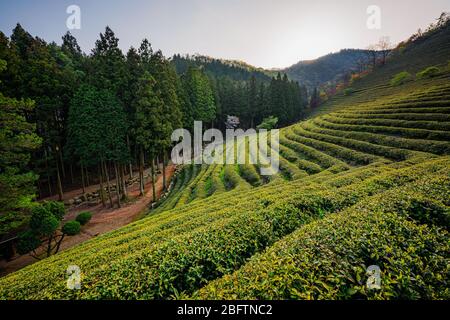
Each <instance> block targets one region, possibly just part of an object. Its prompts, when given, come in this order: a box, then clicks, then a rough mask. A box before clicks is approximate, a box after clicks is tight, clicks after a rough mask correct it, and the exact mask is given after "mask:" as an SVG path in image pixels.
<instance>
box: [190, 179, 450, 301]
mask: <svg viewBox="0 0 450 320" xmlns="http://www.w3.org/2000/svg"><path fill="white" fill-rule="evenodd" d="M437 180H439V178H437ZM442 182H443V181H436V180H434V181H432V186H430V185H429V180H421V181H419V182H418V183H417V184H416V183H410V184H408V185H407V186H406V187H401V188H395V189H393V190H390V191H387V192H385V193H382V194H380V195H378V196H375V197H373V198H369V199H367V200H365V201H362V202H361V203H359V204H357V205H356V206H355V207H352V208H350V209H347V210H344V211H342V212H341V213H338V214H333V215H331V216H329V217H327V218H325V219H323V220H319V221H316V222H313V223H310V224H308V225H306V226H303V227H301V228H299V229H298V230H297V231H295V232H294V233H293V234H291V235H289V236H287V237H286V238H284V239H282V240H280V241H278V242H277V243H276V244H275V245H273V246H272V247H270V248H269V249H268V250H267V251H266V252H264V253H263V254H260V255H256V256H254V257H253V258H252V259H251V260H250V262H248V263H247V264H246V265H245V266H243V267H242V268H241V269H239V270H238V271H236V272H235V273H233V274H230V275H226V276H224V277H223V278H221V279H218V280H216V281H213V282H211V283H209V284H208V285H207V286H205V287H204V288H202V289H201V290H200V291H199V292H197V293H196V294H194V296H193V297H194V298H201V299H448V298H450V290H449V282H448V281H449V279H448V273H449V272H450V266H449V264H448V261H449V259H450V242H449V241H448V239H449V234H448V232H447V231H445V230H444V229H441V228H438V227H435V226H434V225H433V217H429V216H428V217H427V214H428V213H430V212H431V213H434V212H435V209H434V208H432V209H430V206H429V203H430V202H431V201H434V202H435V203H436V204H435V206H440V207H441V208H443V210H447V214H448V207H445V205H443V204H442V203H441V202H440V201H439V200H437V199H433V200H431V199H430V197H429V194H428V193H424V191H428V189H431V190H433V191H434V194H438V193H439V192H441V193H443V194H444V196H446V199H447V201H448V199H449V198H450V190H449V187H450V183H449V182H450V181H449V179H448V177H447V179H446V181H445V184H442ZM421 184H428V187H429V188H425V190H424V189H422V190H419V191H422V192H419V191H418V190H417V187H418V185H421ZM430 187H431V188H430ZM411 195H413V197H411ZM421 197H422V198H427V202H425V203H420V202H417V201H416V199H417V198H421ZM386 199H389V200H388V201H387V200H386ZM386 204H387V205H388V206H386ZM417 212H421V216H420V221H421V222H422V221H423V220H426V221H427V222H429V223H430V225H428V226H427V225H418V224H416V223H414V222H413V221H411V220H409V219H408V218H409V217H411V216H412V217H413V218H417ZM447 219H448V216H447ZM442 222H443V221H442ZM446 223H448V220H447V221H446ZM447 226H448V224H447ZM370 265H377V266H379V268H380V269H381V289H380V290H369V289H368V288H367V286H366V281H367V279H368V275H367V273H366V270H367V268H368V267H369V266H370Z"/></svg>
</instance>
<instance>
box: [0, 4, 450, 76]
mask: <svg viewBox="0 0 450 320" xmlns="http://www.w3.org/2000/svg"><path fill="white" fill-rule="evenodd" d="M72 4H75V5H78V6H79V7H80V9H81V29H80V30H73V31H72V33H73V34H74V35H75V36H76V37H77V39H78V41H79V44H80V45H81V47H82V49H83V50H84V51H85V52H90V50H91V49H92V47H93V46H94V42H95V40H96V39H97V38H98V34H99V33H100V32H103V30H104V28H105V26H106V25H109V26H110V27H111V28H112V29H113V30H114V32H115V33H116V35H117V36H118V37H119V39H120V46H121V47H122V49H123V50H124V51H126V50H127V49H128V48H129V47H130V46H131V45H133V46H135V47H136V46H138V45H139V43H140V41H141V40H142V39H143V38H144V37H147V38H149V40H150V41H151V43H152V45H153V47H154V48H156V49H161V50H162V51H163V53H164V54H165V55H166V56H171V55H172V54H174V53H181V54H184V53H189V54H195V53H200V54H205V55H210V56H213V57H217V58H227V59H238V60H243V61H246V62H248V63H250V64H253V65H255V66H258V67H264V68H272V67H287V66H289V65H291V64H293V63H296V62H297V61H298V60H305V59H314V58H317V57H319V56H322V55H324V54H327V53H330V52H335V51H338V50H339V49H342V48H365V47H367V46H368V45H369V44H371V43H374V42H376V41H377V40H378V38H380V37H381V36H389V37H390V38H391V41H392V42H394V43H397V42H399V41H401V40H404V39H406V38H408V37H409V36H410V35H411V34H412V33H414V32H415V31H416V30H417V29H418V28H419V27H422V28H424V27H426V26H427V25H428V24H429V23H431V22H433V21H434V20H435V18H437V17H438V16H439V14H440V13H441V12H442V11H450V1H449V0H427V1H410V0H395V1H393V0H370V1H367V0H353V1H349V0H339V1H337V0H334V1H331V0H323V1H322V0H310V1H304V0H278V1H275V0H146V1H145V0H126V1H125V0H108V1H107V0H68V1H66V0H53V1H51V0H41V1H31V0H28V1H25V0H14V1H10V0H0V30H1V31H3V32H4V33H6V34H7V35H8V36H9V35H10V33H11V30H12V28H13V27H14V26H15V24H16V23H17V22H20V23H21V24H22V26H23V27H24V28H25V29H26V30H27V31H29V32H30V33H31V34H33V35H37V36H39V37H41V38H44V39H45V40H46V41H56V42H57V43H60V42H61V40H60V39H61V36H62V35H63V34H64V33H65V32H66V31H67V27H66V20H67V17H68V16H69V14H67V13H66V8H67V7H68V6H69V5H72ZM369 5H377V6H379V7H380V9H381V30H369V29H368V28H367V26H366V21H367V19H368V17H369V15H368V14H367V13H366V10H367V7H368V6H369Z"/></svg>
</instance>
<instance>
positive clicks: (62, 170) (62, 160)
mask: <svg viewBox="0 0 450 320" xmlns="http://www.w3.org/2000/svg"><path fill="white" fill-rule="evenodd" d="M58 156H59V161H60V162H61V172H62V176H63V178H64V179H65V178H66V169H65V167H64V159H63V156H62V151H61V147H60V146H58Z"/></svg>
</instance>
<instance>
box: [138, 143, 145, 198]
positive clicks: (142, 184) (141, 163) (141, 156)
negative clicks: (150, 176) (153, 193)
mask: <svg viewBox="0 0 450 320" xmlns="http://www.w3.org/2000/svg"><path fill="white" fill-rule="evenodd" d="M139 191H140V195H141V196H143V195H144V191H145V182H144V150H143V149H142V147H141V148H140V150H139Z"/></svg>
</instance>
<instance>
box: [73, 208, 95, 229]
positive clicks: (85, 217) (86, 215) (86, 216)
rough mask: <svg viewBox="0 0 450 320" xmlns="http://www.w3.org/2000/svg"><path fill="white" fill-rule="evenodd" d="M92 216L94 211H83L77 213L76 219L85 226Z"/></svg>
mask: <svg viewBox="0 0 450 320" xmlns="http://www.w3.org/2000/svg"><path fill="white" fill-rule="evenodd" d="M91 218H92V213H91V212H89V211H85V212H81V213H80V214H78V215H77V217H76V218H75V220H76V221H78V222H79V223H80V224H81V225H82V226H84V225H85V224H86V223H88V222H89V221H90V220H91Z"/></svg>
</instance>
